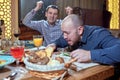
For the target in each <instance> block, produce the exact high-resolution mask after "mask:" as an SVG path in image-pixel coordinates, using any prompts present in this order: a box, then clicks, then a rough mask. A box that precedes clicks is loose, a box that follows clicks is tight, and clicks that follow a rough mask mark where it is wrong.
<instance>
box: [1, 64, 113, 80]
mask: <svg viewBox="0 0 120 80" xmlns="http://www.w3.org/2000/svg"><path fill="white" fill-rule="evenodd" d="M9 74H10V70H9V69H7V68H4V69H2V70H0V80H1V79H3V78H4V77H6V76H8V75H9ZM113 75H114V67H113V66H107V65H97V66H94V67H90V68H87V69H84V70H81V71H79V72H74V74H72V75H69V76H67V77H65V78H64V80H104V79H106V78H109V77H111V76H113ZM22 80H40V79H39V78H37V77H34V76H31V75H30V74H26V75H25V77H24V78H23V79H22Z"/></svg>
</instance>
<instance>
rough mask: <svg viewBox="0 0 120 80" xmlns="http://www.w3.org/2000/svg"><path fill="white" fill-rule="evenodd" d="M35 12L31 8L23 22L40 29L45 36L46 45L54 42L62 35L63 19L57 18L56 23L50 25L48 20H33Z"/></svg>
mask: <svg viewBox="0 0 120 80" xmlns="http://www.w3.org/2000/svg"><path fill="white" fill-rule="evenodd" d="M35 14H36V12H35V11H34V10H31V11H30V12H29V13H28V14H27V15H26V16H25V18H24V19H23V24H24V25H26V26H28V27H30V28H32V29H34V30H37V31H39V32H40V33H41V34H42V35H43V36H44V43H43V45H44V46H47V45H48V44H50V43H52V42H54V41H55V40H57V39H58V38H59V37H60V36H61V35H62V31H61V28H60V26H61V21H62V20H57V21H56V22H55V25H50V24H49V23H48V22H47V21H46V20H39V21H32V18H33V17H34V15H35Z"/></svg>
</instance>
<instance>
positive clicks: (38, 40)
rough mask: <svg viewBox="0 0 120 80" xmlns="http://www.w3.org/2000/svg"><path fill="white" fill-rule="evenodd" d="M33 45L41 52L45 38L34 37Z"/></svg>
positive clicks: (40, 36)
mask: <svg viewBox="0 0 120 80" xmlns="http://www.w3.org/2000/svg"><path fill="white" fill-rule="evenodd" d="M33 43H34V45H35V46H36V47H37V50H39V47H40V46H42V44H43V36H42V35H33Z"/></svg>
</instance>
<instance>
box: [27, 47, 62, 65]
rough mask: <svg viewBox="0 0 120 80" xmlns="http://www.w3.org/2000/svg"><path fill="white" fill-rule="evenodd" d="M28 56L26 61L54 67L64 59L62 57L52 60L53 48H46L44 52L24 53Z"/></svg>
mask: <svg viewBox="0 0 120 80" xmlns="http://www.w3.org/2000/svg"><path fill="white" fill-rule="evenodd" d="M25 53H26V54H27V56H28V58H29V59H28V61H29V62H32V63H35V64H40V65H56V64H61V63H64V59H63V58H62V57H59V56H57V57H56V58H54V59H52V58H51V56H52V53H53V48H51V47H47V48H46V49H44V50H39V51H26V52H25Z"/></svg>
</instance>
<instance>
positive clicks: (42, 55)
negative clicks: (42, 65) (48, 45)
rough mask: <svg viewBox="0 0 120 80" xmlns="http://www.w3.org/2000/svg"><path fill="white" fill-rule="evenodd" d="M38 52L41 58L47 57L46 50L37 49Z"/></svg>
mask: <svg viewBox="0 0 120 80" xmlns="http://www.w3.org/2000/svg"><path fill="white" fill-rule="evenodd" d="M36 54H37V55H38V56H39V57H40V59H43V58H44V57H47V53H46V51H45V50H40V51H37V52H36Z"/></svg>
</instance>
